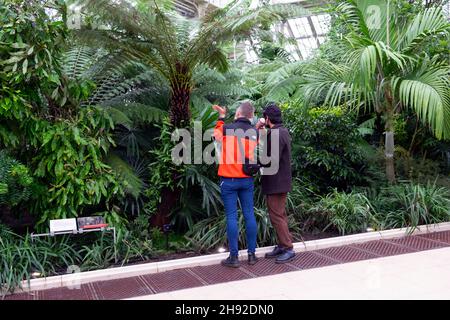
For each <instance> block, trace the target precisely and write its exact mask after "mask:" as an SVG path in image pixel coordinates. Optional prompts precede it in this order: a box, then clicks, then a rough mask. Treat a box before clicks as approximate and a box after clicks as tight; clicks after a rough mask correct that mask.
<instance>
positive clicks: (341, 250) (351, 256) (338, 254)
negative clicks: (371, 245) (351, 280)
mask: <svg viewBox="0 0 450 320" xmlns="http://www.w3.org/2000/svg"><path fill="white" fill-rule="evenodd" d="M315 253H317V254H320V255H323V256H325V257H327V258H330V259H332V260H336V261H339V262H354V261H361V260H368V259H373V258H377V257H378V256H377V255H375V254H372V253H368V252H364V251H361V250H358V249H355V248H352V247H350V246H344V247H332V248H326V249H322V250H317V251H315Z"/></svg>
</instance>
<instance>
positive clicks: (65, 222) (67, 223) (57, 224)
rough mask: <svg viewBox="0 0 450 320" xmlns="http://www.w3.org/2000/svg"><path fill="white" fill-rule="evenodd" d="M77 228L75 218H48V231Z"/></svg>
mask: <svg viewBox="0 0 450 320" xmlns="http://www.w3.org/2000/svg"><path fill="white" fill-rule="evenodd" d="M73 230H77V219H75V218H74V219H59V220H50V232H52V233H53V232H62V231H73Z"/></svg>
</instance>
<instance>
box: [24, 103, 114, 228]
mask: <svg viewBox="0 0 450 320" xmlns="http://www.w3.org/2000/svg"><path fill="white" fill-rule="evenodd" d="M35 126H36V128H38V129H37V130H36V131H37V132H38V133H39V134H36V135H35V140H34V141H33V145H39V146H40V148H39V149H38V150H39V151H38V153H37V155H36V157H35V158H34V159H33V160H34V163H35V165H36V172H35V176H36V177H38V178H39V179H40V180H41V181H43V182H44V184H45V185H48V186H49V188H48V189H47V190H46V191H45V192H44V193H43V194H40V197H39V200H38V201H37V203H36V207H35V211H36V212H39V213H40V220H39V223H43V222H45V221H47V220H49V219H61V218H67V217H76V216H79V215H81V214H82V208H83V207H86V206H88V205H97V204H99V203H100V202H101V200H105V201H106V203H108V201H109V200H111V199H112V198H114V197H116V196H120V195H121V194H122V185H121V184H119V183H118V181H117V177H116V176H115V175H114V174H113V173H112V172H111V169H110V167H109V166H107V165H106V164H105V163H103V162H102V158H103V157H104V155H105V153H106V152H107V150H108V148H109V145H110V144H112V143H113V140H112V138H111V136H110V134H109V131H110V129H111V126H112V121H111V119H109V118H108V117H107V116H105V114H104V112H102V111H101V110H97V109H95V108H87V109H85V110H83V111H80V112H79V116H78V117H77V119H76V120H75V121H73V122H72V121H61V122H57V123H54V124H50V123H48V122H46V121H41V122H36V125H35ZM33 129H34V128H33ZM33 129H32V130H33Z"/></svg>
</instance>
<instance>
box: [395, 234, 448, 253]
mask: <svg viewBox="0 0 450 320" xmlns="http://www.w3.org/2000/svg"><path fill="white" fill-rule="evenodd" d="M387 241H389V242H390V243H394V244H396V245H400V246H404V247H407V248H411V249H413V250H415V251H425V250H431V249H436V248H443V247H446V246H448V245H447V244H444V243H440V242H437V241H433V240H428V239H426V238H421V237H418V236H410V237H404V238H397V239H389V240H387Z"/></svg>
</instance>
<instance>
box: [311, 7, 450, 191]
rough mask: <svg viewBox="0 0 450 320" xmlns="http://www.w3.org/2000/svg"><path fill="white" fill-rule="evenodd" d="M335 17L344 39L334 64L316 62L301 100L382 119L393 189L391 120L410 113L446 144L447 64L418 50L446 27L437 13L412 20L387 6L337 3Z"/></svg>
mask: <svg viewBox="0 0 450 320" xmlns="http://www.w3.org/2000/svg"><path fill="white" fill-rule="evenodd" d="M336 13H337V14H338V15H339V16H340V18H342V21H344V22H343V23H344V24H345V28H346V30H347V31H348V33H347V34H345V35H344V36H343V37H342V39H341V40H338V41H335V42H334V43H333V50H334V55H333V59H332V60H333V61H330V60H325V61H324V60H319V61H317V63H316V64H314V66H313V67H312V68H311V69H310V70H309V71H307V72H306V74H305V80H306V84H305V85H304V87H303V89H304V94H305V97H307V98H309V99H312V98H316V99H322V101H324V103H325V104H330V105H338V104H342V103H344V104H346V105H348V106H350V107H353V108H355V107H356V108H362V107H363V108H373V109H374V110H375V111H376V112H377V113H379V114H380V115H382V117H383V118H384V123H385V146H384V149H385V150H384V151H385V160H386V175H387V179H388V181H389V182H391V183H393V182H395V171H394V117H395V115H396V114H398V113H400V112H402V111H404V110H407V109H411V110H413V111H414V112H415V113H416V114H417V116H418V117H419V118H420V120H421V121H422V122H423V123H424V124H426V125H427V126H428V127H429V128H430V129H431V130H432V131H433V133H434V135H435V136H436V137H437V138H438V139H449V138H450V91H449V87H450V81H449V71H450V67H449V62H448V61H445V59H441V60H440V59H439V57H437V56H436V57H429V56H428V55H427V54H426V52H425V50H423V46H424V45H426V43H427V41H429V40H431V39H433V38H435V37H439V36H448V32H449V31H450V25H449V23H448V21H447V19H446V18H445V16H444V14H443V13H442V11H441V9H440V8H438V7H430V8H424V9H422V10H420V12H419V13H418V14H415V15H414V16H412V17H411V16H408V15H404V14H403V15H400V14H398V11H397V7H396V6H394V5H391V4H390V1H389V0H375V1H367V0H365V1H364V0H342V1H340V3H339V4H338V6H337V8H336Z"/></svg>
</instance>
